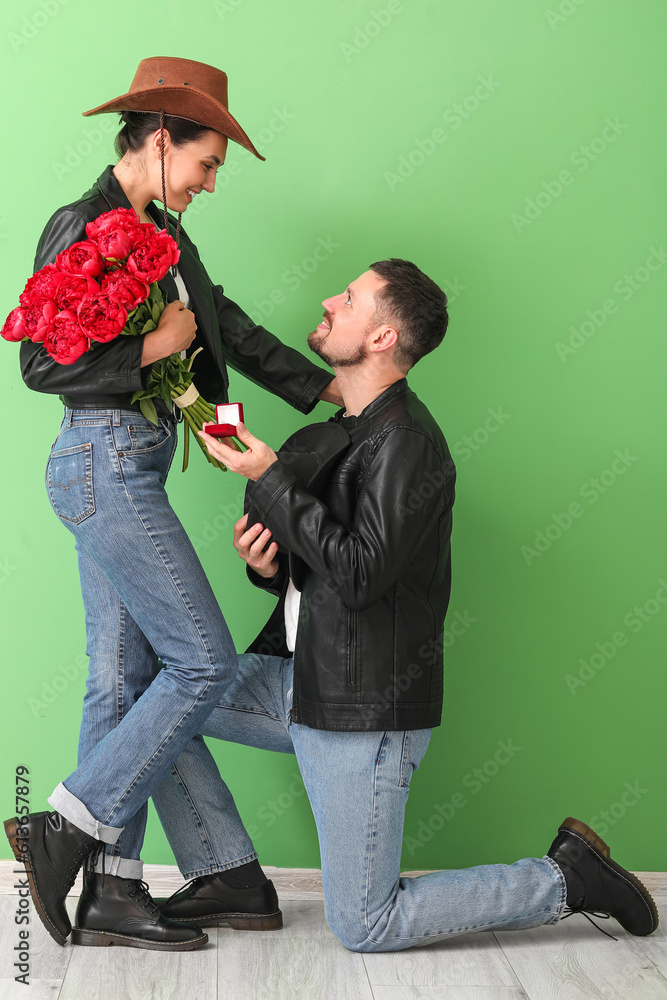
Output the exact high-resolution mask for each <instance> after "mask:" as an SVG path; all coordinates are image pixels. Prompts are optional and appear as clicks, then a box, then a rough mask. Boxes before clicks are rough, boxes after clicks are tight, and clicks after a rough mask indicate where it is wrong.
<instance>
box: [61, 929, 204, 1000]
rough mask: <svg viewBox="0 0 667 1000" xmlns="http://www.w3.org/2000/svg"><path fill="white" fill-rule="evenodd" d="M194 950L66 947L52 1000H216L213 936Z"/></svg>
mask: <svg viewBox="0 0 667 1000" xmlns="http://www.w3.org/2000/svg"><path fill="white" fill-rule="evenodd" d="M207 933H208V936H209V943H208V944H207V945H205V946H204V947H203V948H200V949H198V950H197V951H181V952H176V953H172V954H167V953H165V952H162V951H148V950H147V949H143V948H125V947H110V948H87V947H76V946H74V947H73V946H71V945H69V946H68V947H69V948H70V949H71V952H72V957H71V960H70V963H69V966H68V968H67V975H66V976H65V981H64V983H63V987H62V991H61V993H60V996H59V997H58V1000H120V998H122V1000H217V996H218V993H217V984H216V975H217V932H216V928H215V927H212V928H210V929H209V930H207Z"/></svg>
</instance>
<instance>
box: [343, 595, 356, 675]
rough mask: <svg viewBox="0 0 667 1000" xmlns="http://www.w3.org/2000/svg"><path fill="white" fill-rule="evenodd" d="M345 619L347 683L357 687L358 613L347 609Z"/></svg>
mask: <svg viewBox="0 0 667 1000" xmlns="http://www.w3.org/2000/svg"><path fill="white" fill-rule="evenodd" d="M345 617H346V620H347V683H348V684H355V685H356V683H357V677H358V674H359V671H358V664H359V627H358V621H357V612H356V611H351V610H350V608H347V607H346V608H345Z"/></svg>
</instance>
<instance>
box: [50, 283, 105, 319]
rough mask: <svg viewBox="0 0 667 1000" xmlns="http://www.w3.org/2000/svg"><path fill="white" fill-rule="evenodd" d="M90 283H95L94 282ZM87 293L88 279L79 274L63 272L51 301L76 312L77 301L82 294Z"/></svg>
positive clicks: (60, 307) (61, 307)
mask: <svg viewBox="0 0 667 1000" xmlns="http://www.w3.org/2000/svg"><path fill="white" fill-rule="evenodd" d="M92 284H93V285H95V282H92ZM95 287H97V286H95ZM88 294H89V289H88V281H86V279H85V278H84V277H82V276H81V275H79V274H64V275H63V276H62V281H61V282H60V284H59V285H58V287H57V289H56V292H55V295H54V296H53V301H54V302H55V303H56V305H57V306H58V308H59V309H71V310H72V312H76V310H77V309H78V307H79V302H80V301H81V299H82V298H83V297H84V295H88Z"/></svg>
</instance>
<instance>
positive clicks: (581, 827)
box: [561, 816, 611, 858]
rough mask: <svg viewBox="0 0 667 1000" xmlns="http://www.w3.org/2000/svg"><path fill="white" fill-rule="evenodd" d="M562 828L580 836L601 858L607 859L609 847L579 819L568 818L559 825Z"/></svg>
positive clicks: (609, 852) (609, 853)
mask: <svg viewBox="0 0 667 1000" xmlns="http://www.w3.org/2000/svg"><path fill="white" fill-rule="evenodd" d="M561 826H562V827H566V828H567V829H568V830H574V831H575V833H578V834H580V836H582V837H583V838H584V840H585V841H586V842H587V843H589V844H590V845H591V847H594V848H595V850H596V851H599V852H600V854H602V856H603V857H605V858H608V857H610V855H611V851H610V849H609V845H608V844H606V843H605V842H604V840H603V839H602V837H600V836H599V835H598V834H597V833H596V832H595V830H592V829H591V827H590V826H588V824H587V823H582V821H581V820H580V819H574V818H573V817H572V816H568V817H567V819H565V820H563V822H562V823H561Z"/></svg>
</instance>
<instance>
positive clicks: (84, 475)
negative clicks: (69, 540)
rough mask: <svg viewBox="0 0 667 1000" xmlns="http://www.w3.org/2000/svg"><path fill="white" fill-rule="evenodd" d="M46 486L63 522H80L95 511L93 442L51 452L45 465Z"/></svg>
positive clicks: (55, 509)
mask: <svg viewBox="0 0 667 1000" xmlns="http://www.w3.org/2000/svg"><path fill="white" fill-rule="evenodd" d="M46 487H47V489H48V492H49V500H50V501H51V506H52V507H53V509H54V511H55V512H56V514H57V515H58V517H59V518H60V519H61V520H62V521H69V522H70V523H71V524H80V523H81V521H84V520H85V519H86V518H87V517H90V515H91V514H94V513H95V494H94V492H93V446H92V444H90V443H89V444H80V445H78V446H77V447H76V448H62V449H61V450H60V451H53V452H52V453H51V455H50V457H49V461H48V464H47V466H46Z"/></svg>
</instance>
